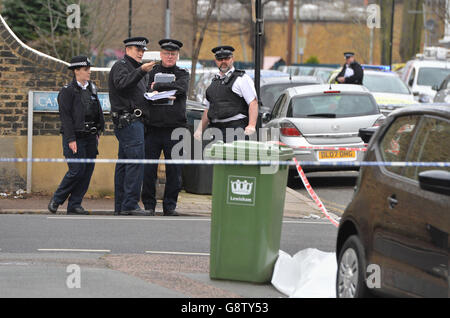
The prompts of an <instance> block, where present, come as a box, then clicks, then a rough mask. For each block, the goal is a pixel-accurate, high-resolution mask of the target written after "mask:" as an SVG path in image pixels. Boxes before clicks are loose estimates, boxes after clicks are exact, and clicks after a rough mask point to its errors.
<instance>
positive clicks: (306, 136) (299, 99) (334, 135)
mask: <svg viewBox="0 0 450 318" xmlns="http://www.w3.org/2000/svg"><path fill="white" fill-rule="evenodd" d="M384 118H385V117H384V116H383V115H382V114H381V113H380V111H379V108H378V105H377V103H376V101H375V99H374V97H373V95H372V94H371V93H370V92H369V90H368V89H367V88H365V87H364V86H361V85H350V84H348V85H347V84H346V85H342V84H341V85H330V84H326V85H308V86H302V87H294V88H289V89H286V90H285V91H284V92H283V93H282V94H281V96H280V97H279V98H278V100H277V102H276V103H275V106H274V108H273V110H272V112H271V114H268V113H266V114H264V115H263V120H264V121H266V125H265V128H274V129H277V130H279V136H280V141H281V142H282V143H284V144H286V145H288V146H290V147H293V148H294V154H295V157H296V158H297V160H298V161H314V162H321V163H323V165H320V166H307V167H304V170H305V171H313V170H357V169H358V168H357V167H355V166H353V167H348V166H335V165H327V163H335V162H337V161H340V162H342V161H361V160H362V159H363V156H364V152H362V151H356V150H355V149H353V148H362V147H364V142H363V141H362V140H361V138H360V137H359V136H358V131H359V129H360V128H367V127H371V126H378V125H380V124H381V123H382V122H383V121H384ZM268 130H269V129H268ZM268 137H272V136H270V131H269V136H268ZM272 138H273V137H272ZM342 147H345V148H352V149H353V150H352V149H350V150H339V149H336V148H342Z"/></svg>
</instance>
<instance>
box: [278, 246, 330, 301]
mask: <svg viewBox="0 0 450 318" xmlns="http://www.w3.org/2000/svg"><path fill="white" fill-rule="evenodd" d="M336 272H337V262H336V254H335V253H326V252H322V251H319V250H318V249H314V248H308V249H305V250H302V251H300V252H298V253H297V254H295V255H294V256H290V255H289V254H287V253H285V252H283V251H279V256H278V260H277V261H276V263H275V268H274V271H273V276H272V285H273V286H274V287H275V288H276V289H277V290H278V291H280V292H281V293H283V294H285V295H287V296H289V297H294V298H335V297H336V290H335V282H336Z"/></svg>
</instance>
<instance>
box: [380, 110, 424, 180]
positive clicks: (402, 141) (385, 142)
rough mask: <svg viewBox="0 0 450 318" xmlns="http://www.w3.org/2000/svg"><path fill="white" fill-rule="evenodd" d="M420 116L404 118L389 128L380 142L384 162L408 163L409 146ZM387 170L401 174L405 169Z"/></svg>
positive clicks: (398, 119) (389, 167)
mask: <svg viewBox="0 0 450 318" xmlns="http://www.w3.org/2000/svg"><path fill="white" fill-rule="evenodd" d="M419 118H420V117H419V116H403V117H399V118H397V119H396V120H395V121H394V122H393V123H392V124H391V126H390V127H389V128H388V130H387V131H386V133H385V134H384V136H383V138H382V139H381V141H380V151H381V156H382V158H383V161H385V162H395V161H400V162H404V161H406V155H407V154H408V149H409V145H410V142H411V139H412V137H413V135H414V128H415V127H416V124H417V121H418V119H419ZM386 169H387V170H389V171H391V172H394V173H397V174H401V172H402V169H403V167H396V166H386Z"/></svg>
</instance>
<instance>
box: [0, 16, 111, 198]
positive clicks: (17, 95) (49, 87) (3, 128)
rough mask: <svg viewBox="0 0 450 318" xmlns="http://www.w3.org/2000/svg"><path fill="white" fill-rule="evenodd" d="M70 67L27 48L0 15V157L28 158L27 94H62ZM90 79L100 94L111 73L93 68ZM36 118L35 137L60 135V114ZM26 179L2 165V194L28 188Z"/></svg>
mask: <svg viewBox="0 0 450 318" xmlns="http://www.w3.org/2000/svg"><path fill="white" fill-rule="evenodd" d="M67 65H68V63H67V62H64V61H60V60H57V59H54V58H52V57H49V56H46V55H44V54H41V53H39V52H37V51H34V50H33V49H30V48H29V47H27V46H26V45H24V44H23V43H22V42H20V40H18V39H17V38H16V37H15V35H14V34H13V33H12V31H11V30H10V29H9V28H8V26H7V25H6V23H5V21H4V19H3V18H2V17H1V15H0V138H1V140H0V157H26V153H24V151H22V150H20V149H23V148H25V149H26V136H27V131H28V92H29V91H30V90H34V91H59V90H60V89H61V87H62V86H64V85H65V84H67V83H69V82H70V81H71V80H72V76H73V75H72V74H73V73H72V71H70V70H68V69H67ZM91 78H92V80H93V81H94V82H95V83H96V85H97V86H98V87H99V90H100V91H104V92H105V91H107V90H108V84H107V78H108V72H104V71H99V70H98V71H96V70H95V68H94V69H93V70H92V74H91ZM33 119H34V120H33V136H34V137H39V136H56V135H59V128H60V120H59V114H58V113H37V112H35V113H34V116H33ZM105 119H106V124H107V125H106V132H105V134H106V135H112V134H113V133H112V123H111V121H110V117H109V116H108V115H106V116H105ZM34 137H33V138H34ZM19 144H20V146H18V145H19ZM58 178H59V176H58ZM25 179H26V175H24V173H23V164H10V163H0V191H7V190H14V189H17V188H22V189H25V184H26V181H25Z"/></svg>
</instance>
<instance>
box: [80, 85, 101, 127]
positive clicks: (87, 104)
mask: <svg viewBox="0 0 450 318" xmlns="http://www.w3.org/2000/svg"><path fill="white" fill-rule="evenodd" d="M81 103H82V104H83V107H84V110H85V111H84V121H85V122H93V123H96V124H98V123H100V114H99V105H98V101H97V97H96V96H95V95H94V94H93V93H92V92H91V91H90V90H89V89H82V90H81Z"/></svg>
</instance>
